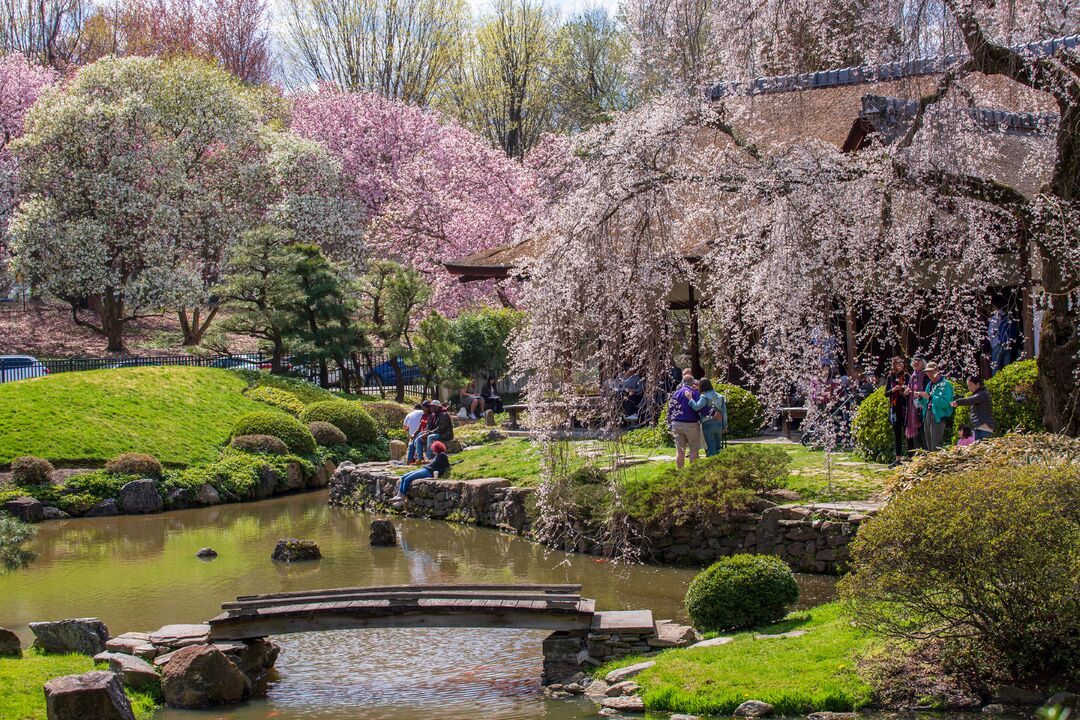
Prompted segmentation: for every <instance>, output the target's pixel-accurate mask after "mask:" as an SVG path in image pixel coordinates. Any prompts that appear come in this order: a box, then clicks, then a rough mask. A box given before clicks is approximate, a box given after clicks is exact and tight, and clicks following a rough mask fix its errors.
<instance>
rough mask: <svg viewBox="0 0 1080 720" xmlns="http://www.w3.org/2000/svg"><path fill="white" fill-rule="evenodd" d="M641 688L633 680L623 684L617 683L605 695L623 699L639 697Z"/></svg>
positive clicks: (625, 681) (624, 681)
mask: <svg viewBox="0 0 1080 720" xmlns="http://www.w3.org/2000/svg"><path fill="white" fill-rule="evenodd" d="M640 689H641V686H640V685H638V684H637V683H636V682H634V681H633V680H623V681H622V682H621V683H615V684H614V685H612V686H611V687H609V688H608V689H607V691H606V692H605V693H604V695H606V696H608V697H623V696H624V695H637V693H638V690H640Z"/></svg>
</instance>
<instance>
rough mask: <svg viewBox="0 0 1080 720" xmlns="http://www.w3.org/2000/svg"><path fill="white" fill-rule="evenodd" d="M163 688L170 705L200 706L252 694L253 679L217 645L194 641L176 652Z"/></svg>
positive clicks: (242, 697)
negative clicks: (200, 643)
mask: <svg viewBox="0 0 1080 720" xmlns="http://www.w3.org/2000/svg"><path fill="white" fill-rule="evenodd" d="M161 690H162V694H163V695H164V696H165V703H166V704H167V705H169V706H170V707H176V708H199V707H207V706H209V705H225V704H228V703H234V702H240V701H241V700H243V699H245V698H247V697H249V696H250V695H251V681H250V680H248V679H247V676H246V675H244V673H243V672H242V671H241V670H240V668H239V667H237V666H236V663H234V662H233V661H232V660H230V659H229V658H227V657H226V656H225V653H223V652H221V651H220V650H218V649H217V648H216V647H214V646H213V645H192V646H190V647H186V648H182V649H180V650H177V651H176V652H175V653H173V655H172V658H171V659H170V660H169V662H168V664H166V665H165V670H164V672H163V673H162V676H161Z"/></svg>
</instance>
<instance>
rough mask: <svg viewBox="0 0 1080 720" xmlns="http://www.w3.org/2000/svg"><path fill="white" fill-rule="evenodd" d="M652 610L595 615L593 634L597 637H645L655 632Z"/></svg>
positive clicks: (610, 612) (608, 612) (615, 611)
mask: <svg viewBox="0 0 1080 720" xmlns="http://www.w3.org/2000/svg"><path fill="white" fill-rule="evenodd" d="M655 629H656V624H655V623H654V622H653V614H652V610H611V611H606V612H598V613H596V614H595V615H593V619H592V632H593V633H595V634H597V635H645V634H648V633H652V632H654V631H655Z"/></svg>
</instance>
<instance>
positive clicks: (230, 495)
mask: <svg viewBox="0 0 1080 720" xmlns="http://www.w3.org/2000/svg"><path fill="white" fill-rule="evenodd" d="M286 417H287V416H286ZM290 419H291V418H290ZM304 432H307V428H304ZM312 445H314V441H312ZM290 462H297V463H299V464H300V467H301V470H302V472H303V474H304V477H305V478H310V477H311V476H312V475H313V474H314V472H315V466H314V465H313V464H312V463H311V462H309V461H308V460H306V459H304V458H302V457H298V456H296V455H255V454H252V453H247V452H243V451H241V450H237V449H234V448H231V447H230V448H225V451H224V452H223V453H222V454H221V458H220V459H219V460H218V461H217V462H213V463H210V464H208V465H198V466H195V467H190V468H188V469H187V470H184V471H183V472H182V473H180V474H179V476H177V477H175V478H174V479H173V480H171V481H170V483H169V485H171V486H175V487H186V488H189V489H192V490H195V489H198V488H199V487H202V485H203V484H204V483H209V484H210V485H212V486H213V487H214V489H215V490H217V491H218V492H219V493H220V494H221V497H222V498H223V499H224V500H226V501H228V502H236V501H239V500H246V499H248V498H250V497H251V496H252V493H254V491H255V485H256V483H258V481H259V477H260V475H261V474H262V472H263V468H264V467H266V466H268V465H269V466H270V467H271V468H273V469H274V472H275V473H276V474H277V476H278V477H279V478H285V477H287V476H288V465H289V463H290Z"/></svg>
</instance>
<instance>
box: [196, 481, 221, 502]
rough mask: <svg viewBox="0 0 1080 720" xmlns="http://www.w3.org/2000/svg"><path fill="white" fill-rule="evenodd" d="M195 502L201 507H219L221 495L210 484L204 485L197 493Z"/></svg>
mask: <svg viewBox="0 0 1080 720" xmlns="http://www.w3.org/2000/svg"><path fill="white" fill-rule="evenodd" d="M195 502H197V503H198V504H200V505H217V504H219V503H220V502H221V495H220V494H219V493H218V491H217V490H216V489H215V488H214V486H213V485H211V484H210V483H203V484H202V485H201V486H199V491H198V492H197V493H195Z"/></svg>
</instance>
